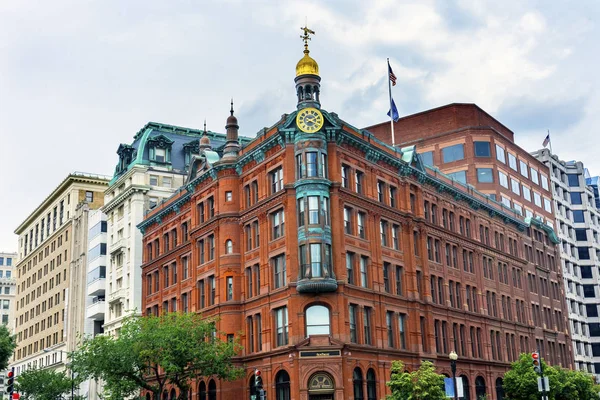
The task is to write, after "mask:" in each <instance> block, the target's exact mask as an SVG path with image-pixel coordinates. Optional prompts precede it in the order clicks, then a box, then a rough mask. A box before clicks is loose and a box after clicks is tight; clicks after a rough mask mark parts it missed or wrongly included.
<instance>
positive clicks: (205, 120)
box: [204, 118, 206, 135]
mask: <svg viewBox="0 0 600 400" xmlns="http://www.w3.org/2000/svg"><path fill="white" fill-rule="evenodd" d="M204 134H205V135H206V118H204Z"/></svg>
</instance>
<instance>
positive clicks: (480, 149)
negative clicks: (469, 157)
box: [473, 142, 492, 157]
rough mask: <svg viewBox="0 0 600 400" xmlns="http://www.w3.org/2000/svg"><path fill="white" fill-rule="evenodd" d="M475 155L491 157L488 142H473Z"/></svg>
mask: <svg viewBox="0 0 600 400" xmlns="http://www.w3.org/2000/svg"><path fill="white" fill-rule="evenodd" d="M473 148H474V150H475V157H491V155H492V153H491V150H490V142H473Z"/></svg>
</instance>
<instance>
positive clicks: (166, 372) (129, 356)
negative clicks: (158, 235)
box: [72, 313, 242, 399]
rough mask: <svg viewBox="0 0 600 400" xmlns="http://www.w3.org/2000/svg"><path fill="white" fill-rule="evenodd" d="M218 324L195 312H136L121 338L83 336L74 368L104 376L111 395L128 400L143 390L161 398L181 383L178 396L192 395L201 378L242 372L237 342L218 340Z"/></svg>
mask: <svg viewBox="0 0 600 400" xmlns="http://www.w3.org/2000/svg"><path fill="white" fill-rule="evenodd" d="M214 327H215V322H214V320H209V319H205V318H202V316H200V315H198V314H194V313H189V314H188V313H185V314H182V313H171V314H166V315H162V316H158V317H155V316H147V317H136V316H132V317H129V318H127V319H126V320H125V321H124V323H123V326H122V328H121V330H120V331H119V335H118V336H96V337H95V338H92V339H87V340H83V343H82V345H81V346H80V348H79V349H78V350H77V351H75V352H74V353H73V354H72V359H73V369H74V370H75V371H76V372H77V373H79V374H81V375H82V376H86V377H90V378H94V379H102V380H103V381H104V390H105V398H107V399H123V398H126V397H129V396H132V395H135V394H137V393H138V392H139V390H140V389H145V390H148V391H150V392H152V393H153V394H154V398H155V399H159V398H160V394H161V393H162V392H163V390H165V389H166V388H167V387H177V388H178V389H179V393H180V394H179V399H187V398H188V391H189V389H190V385H191V383H192V380H193V379H195V378H197V377H208V376H216V377H218V378H220V379H225V380H232V379H237V378H238V377H240V376H241V374H242V370H241V369H240V368H238V367H236V366H234V364H233V362H232V358H233V357H234V356H235V355H236V351H237V345H236V343H230V342H225V341H221V340H219V339H218V334H216V332H215V330H214Z"/></svg>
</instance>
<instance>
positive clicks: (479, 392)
mask: <svg viewBox="0 0 600 400" xmlns="http://www.w3.org/2000/svg"><path fill="white" fill-rule="evenodd" d="M485 395H486V390H485V379H483V377H481V376H478V377H477V378H475V398H476V399H479V398H480V397H482V396H485Z"/></svg>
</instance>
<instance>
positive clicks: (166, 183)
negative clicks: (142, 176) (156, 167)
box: [162, 176, 231, 193]
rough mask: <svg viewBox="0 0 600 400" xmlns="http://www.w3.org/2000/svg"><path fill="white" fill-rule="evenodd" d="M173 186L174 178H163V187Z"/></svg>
mask: <svg viewBox="0 0 600 400" xmlns="http://www.w3.org/2000/svg"><path fill="white" fill-rule="evenodd" d="M171 184H172V178H171V177H170V176H163V178H162V186H164V187H168V188H170V187H171ZM230 193H231V192H230Z"/></svg>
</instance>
